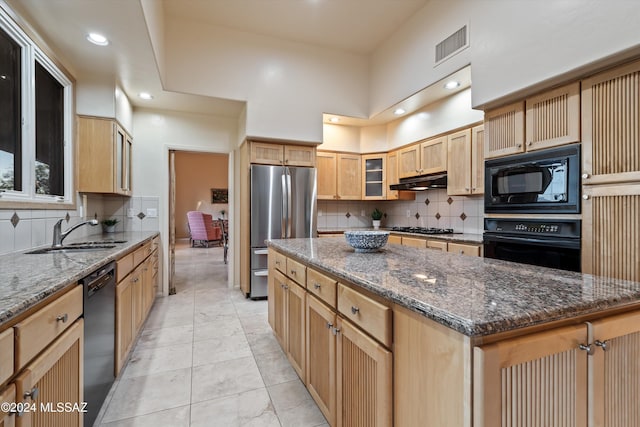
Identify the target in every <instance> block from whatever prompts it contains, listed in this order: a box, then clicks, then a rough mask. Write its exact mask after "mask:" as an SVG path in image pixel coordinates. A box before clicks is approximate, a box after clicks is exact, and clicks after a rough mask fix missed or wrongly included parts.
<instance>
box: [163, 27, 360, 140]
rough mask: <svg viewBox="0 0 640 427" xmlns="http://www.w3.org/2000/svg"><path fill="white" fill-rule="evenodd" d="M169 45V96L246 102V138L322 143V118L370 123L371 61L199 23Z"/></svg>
mask: <svg viewBox="0 0 640 427" xmlns="http://www.w3.org/2000/svg"><path fill="white" fill-rule="evenodd" d="M165 40H166V43H167V49H168V51H167V54H166V56H165V63H166V70H167V72H166V79H165V82H164V83H165V86H166V89H168V90H172V91H177V92H185V93H199V94H202V95H210V96H216V97H220V98H228V99H235V100H246V101H247V112H246V118H247V120H246V133H247V135H250V136H265V137H271V138H281V139H291V140H298V141H309V142H320V141H322V113H323V112H325V111H330V112H333V113H336V114H344V115H349V116H354V117H368V110H369V108H368V95H367V80H368V77H367V76H368V61H367V58H366V57H365V56H362V55H355V54H350V53H345V52H340V51H336V50H330V49H324V48H320V47H315V46H310V45H305V44H300V43H292V42H287V41H283V40H279V39H275V38H270V37H264V36H258V35H254V34H249V33H243V32H239V31H234V30H230V29H225V28H221V27H213V26H207V25H203V24H199V23H194V22H189V23H185V22H180V21H178V22H177V23H176V24H173V23H172V24H170V25H167V33H166V35H165ZM185 64H188V66H185Z"/></svg>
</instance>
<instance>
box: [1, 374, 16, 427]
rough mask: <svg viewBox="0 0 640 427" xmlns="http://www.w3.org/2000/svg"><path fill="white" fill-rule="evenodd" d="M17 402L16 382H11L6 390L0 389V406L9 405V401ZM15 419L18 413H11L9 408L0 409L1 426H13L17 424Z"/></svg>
mask: <svg viewBox="0 0 640 427" xmlns="http://www.w3.org/2000/svg"><path fill="white" fill-rule="evenodd" d="M15 402H16V385H15V384H14V383H11V384H9V385H8V386H7V387H6V388H5V389H4V390H2V391H0V408H4V407H5V406H7V403H9V404H13V403H15ZM7 409H9V408H7ZM15 419H16V414H11V413H10V412H9V411H7V410H4V409H0V426H3V427H13V426H14V425H15Z"/></svg>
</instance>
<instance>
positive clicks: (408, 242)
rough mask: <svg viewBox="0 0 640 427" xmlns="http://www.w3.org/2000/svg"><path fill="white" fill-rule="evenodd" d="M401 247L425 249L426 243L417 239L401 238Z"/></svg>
mask: <svg viewBox="0 0 640 427" xmlns="http://www.w3.org/2000/svg"><path fill="white" fill-rule="evenodd" d="M402 245H403V246H411V247H412V248H426V247H427V241H426V240H425V239H419V238H414V237H403V238H402Z"/></svg>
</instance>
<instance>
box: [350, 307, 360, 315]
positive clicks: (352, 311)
mask: <svg viewBox="0 0 640 427" xmlns="http://www.w3.org/2000/svg"><path fill="white" fill-rule="evenodd" d="M359 312H360V309H359V308H358V307H356V306H353V305H352V306H351V313H352V314H358V313H359Z"/></svg>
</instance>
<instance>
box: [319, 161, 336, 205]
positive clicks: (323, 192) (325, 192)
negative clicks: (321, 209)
mask: <svg viewBox="0 0 640 427" xmlns="http://www.w3.org/2000/svg"><path fill="white" fill-rule="evenodd" d="M316 165H317V168H318V172H317V176H318V199H319V200H333V199H337V198H338V185H337V178H338V171H337V156H336V153H329V152H326V151H318V152H317V154H316Z"/></svg>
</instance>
